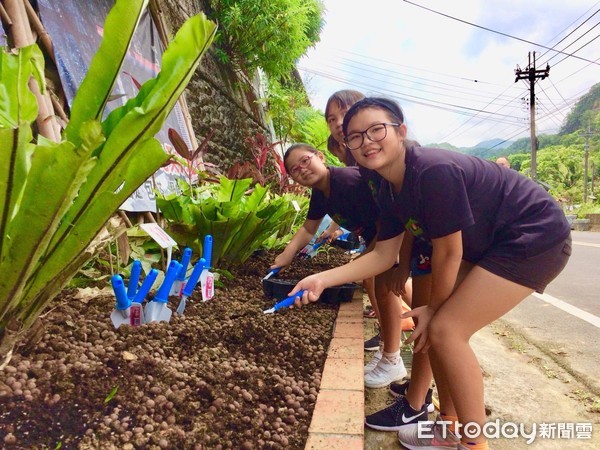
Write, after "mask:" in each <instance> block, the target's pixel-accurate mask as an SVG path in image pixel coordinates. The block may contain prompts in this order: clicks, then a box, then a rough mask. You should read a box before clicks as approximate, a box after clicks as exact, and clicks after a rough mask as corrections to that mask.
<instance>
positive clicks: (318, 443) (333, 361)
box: [304, 289, 365, 450]
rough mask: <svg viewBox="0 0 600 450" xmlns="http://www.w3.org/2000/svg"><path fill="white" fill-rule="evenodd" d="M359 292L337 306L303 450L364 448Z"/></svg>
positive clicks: (362, 363)
mask: <svg viewBox="0 0 600 450" xmlns="http://www.w3.org/2000/svg"><path fill="white" fill-rule="evenodd" d="M362 297H363V293H362V289H357V290H356V291H355V293H354V296H353V298H352V301H351V302H344V303H341V304H340V310H339V312H338V316H337V319H336V322H335V329H334V332H333V339H332V340H331V344H330V346H329V350H328V352H327V360H326V361H325V367H324V368H323V376H322V377H321V386H320V389H319V395H318V396H317V403H316V404H315V409H314V412H313V416H312V421H311V423H310V427H309V429H308V440H307V442H306V446H305V447H304V448H305V450H325V449H327V450H338V449H339V450H354V449H356V450H359V449H360V450H362V449H363V448H364V436H365V429H364V421H365V384H364V372H363V367H364V327H363V316H362V312H363V302H362Z"/></svg>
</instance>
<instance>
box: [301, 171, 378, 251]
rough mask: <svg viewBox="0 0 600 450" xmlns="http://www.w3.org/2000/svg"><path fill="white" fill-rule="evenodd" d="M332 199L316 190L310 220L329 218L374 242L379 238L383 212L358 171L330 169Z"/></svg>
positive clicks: (313, 192) (311, 201) (312, 199)
mask: <svg viewBox="0 0 600 450" xmlns="http://www.w3.org/2000/svg"><path fill="white" fill-rule="evenodd" d="M329 173H330V179H329V182H330V191H329V197H328V198H327V197H325V194H323V192H321V191H320V190H318V189H312V194H311V197H310V204H309V206H308V214H307V216H306V218H307V219H310V220H320V219H322V218H323V217H324V216H325V214H329V215H330V216H331V219H332V220H333V221H334V222H335V223H337V224H338V225H340V226H341V227H344V228H346V229H347V230H350V231H352V232H353V233H355V234H357V235H359V236H362V238H363V239H364V240H365V241H366V242H367V243H369V242H371V241H372V240H373V238H374V237H375V235H376V234H377V221H378V219H379V210H378V208H377V206H376V204H375V201H374V200H373V197H372V196H371V192H370V191H369V188H368V187H367V184H366V183H365V182H364V181H363V179H362V178H361V176H360V172H359V170H358V167H329Z"/></svg>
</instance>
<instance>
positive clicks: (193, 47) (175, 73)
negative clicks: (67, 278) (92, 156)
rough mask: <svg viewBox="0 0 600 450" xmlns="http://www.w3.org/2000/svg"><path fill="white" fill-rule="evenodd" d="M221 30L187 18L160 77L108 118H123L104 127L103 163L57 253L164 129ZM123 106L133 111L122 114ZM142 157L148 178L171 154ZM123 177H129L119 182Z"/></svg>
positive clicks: (68, 224) (83, 190)
mask: <svg viewBox="0 0 600 450" xmlns="http://www.w3.org/2000/svg"><path fill="white" fill-rule="evenodd" d="M215 29H216V27H215V25H214V24H213V23H212V22H209V21H207V20H206V18H205V17H204V15H198V16H194V17H192V18H191V19H189V20H188V21H186V23H185V24H184V25H183V26H182V27H181V29H180V30H179V31H178V33H177V35H176V36H175V39H174V41H173V42H172V43H171V44H170V45H169V47H168V48H167V50H166V51H165V53H164V56H163V65H162V70H161V72H160V73H159V74H158V76H157V78H156V79H155V80H154V81H153V82H152V83H146V84H144V86H143V87H142V89H141V91H140V92H139V94H138V96H137V97H135V98H134V99H131V100H130V101H128V102H127V104H125V105H124V106H123V107H122V108H119V109H118V110H116V111H114V112H113V113H111V115H110V116H109V117H108V118H107V121H110V120H111V116H112V118H113V119H112V120H114V117H120V120H119V121H118V122H116V123H115V124H114V126H113V125H111V126H109V127H106V126H104V130H105V133H106V135H107V141H106V144H105V145H104V147H103V148H102V150H101V152H100V154H99V158H98V164H97V166H96V168H95V169H94V171H93V172H92V173H90V175H89V177H88V179H87V181H86V183H85V184H84V185H83V186H82V188H81V192H80V193H79V196H78V197H77V199H76V200H75V202H74V204H73V207H72V208H71V209H70V210H69V212H68V214H67V216H66V218H65V219H66V220H65V224H64V226H63V227H62V229H60V230H59V231H58V232H57V235H56V238H55V239H54V240H53V243H52V248H51V249H50V251H51V252H52V251H54V250H55V248H56V247H58V246H60V245H62V242H63V241H64V239H66V237H67V235H68V234H69V233H70V229H71V227H77V226H78V222H79V220H80V219H81V217H82V216H83V215H84V214H86V210H87V208H88V206H89V204H90V200H91V199H92V198H94V197H95V196H97V195H101V194H102V193H103V192H105V191H106V190H109V191H110V190H111V189H112V190H114V189H115V188H114V184H115V183H114V177H115V173H117V172H118V167H119V165H120V164H122V163H123V161H124V160H126V159H127V158H128V157H129V156H130V155H131V154H132V153H135V152H137V151H138V149H136V146H137V145H138V144H139V143H140V142H142V141H144V140H146V139H149V138H152V137H153V136H154V135H155V134H156V133H157V132H158V131H159V130H160V128H161V126H162V124H163V122H164V120H165V118H166V117H167V115H168V113H169V112H170V111H171V109H172V108H173V106H174V105H175V103H176V101H177V99H178V98H179V96H180V95H181V94H182V92H183V90H184V88H185V86H186V85H187V83H188V82H189V80H190V78H191V76H192V74H193V73H194V71H195V69H196V67H197V66H198V63H199V62H200V59H201V57H202V55H203V54H204V53H205V52H206V50H207V48H208V46H209V45H210V43H211V42H212V39H213V36H214V32H215ZM121 110H123V111H127V113H126V114H125V115H124V116H121V113H122V111H121ZM138 156H139V157H138V158H136V159H135V161H134V162H135V164H138V165H140V166H142V167H144V166H145V167H146V169H145V170H146V171H147V174H148V176H149V175H150V174H152V173H153V172H154V171H155V170H156V167H157V166H156V163H157V162H158V163H159V165H158V167H160V165H161V164H162V163H163V162H165V161H166V159H167V157H166V156H165V157H163V158H161V159H160V161H157V160H152V159H151V158H149V155H143V154H142V155H138ZM121 181H123V180H119V182H121ZM111 186H112V187H111ZM136 188H137V186H136ZM118 206H119V204H117V205H116V206H115V207H114V208H113V209H112V210H110V211H108V212H107V215H106V217H110V215H111V214H112V213H114V211H115V210H116V208H117V207H118ZM92 232H93V230H88V234H89V233H92Z"/></svg>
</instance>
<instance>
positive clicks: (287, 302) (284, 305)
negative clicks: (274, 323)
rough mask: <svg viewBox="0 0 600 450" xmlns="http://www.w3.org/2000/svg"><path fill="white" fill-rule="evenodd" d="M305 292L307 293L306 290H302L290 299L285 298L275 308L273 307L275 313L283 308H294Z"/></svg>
mask: <svg viewBox="0 0 600 450" xmlns="http://www.w3.org/2000/svg"><path fill="white" fill-rule="evenodd" d="M305 292H306V291H305V290H304V289H302V290H301V291H298V292H296V293H295V294H294V295H290V296H289V297H287V298H284V299H283V300H281V301H280V302H278V303H276V304H275V306H274V307H273V309H274V310H275V311H277V310H278V309H281V308H289V307H290V306H292V305H293V304H294V302H295V301H296V299H297V298H299V297H302V295H303V294H304V293H305Z"/></svg>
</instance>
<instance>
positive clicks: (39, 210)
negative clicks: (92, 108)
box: [0, 125, 101, 320]
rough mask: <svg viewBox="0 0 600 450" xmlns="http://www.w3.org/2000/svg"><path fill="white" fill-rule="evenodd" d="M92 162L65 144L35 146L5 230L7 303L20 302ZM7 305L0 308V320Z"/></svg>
mask: <svg viewBox="0 0 600 450" xmlns="http://www.w3.org/2000/svg"><path fill="white" fill-rule="evenodd" d="M26 128H27V129H29V125H26ZM97 131H98V132H99V131H100V130H99V128H98V130H97ZM99 140H101V139H99ZM94 163H95V161H94V159H92V158H89V157H87V156H86V155H84V154H83V153H82V152H79V153H78V152H75V151H74V146H73V144H72V143H70V142H67V141H65V142H62V143H51V144H49V145H39V146H37V147H36V149H35V153H34V154H33V157H32V162H31V170H30V171H29V176H28V177H27V178H26V180H27V183H26V185H25V189H24V190H23V197H22V199H21V202H20V205H19V208H18V211H17V214H15V215H14V219H13V220H11V221H10V222H9V225H8V227H7V231H6V235H7V236H8V237H9V240H8V242H7V244H8V245H6V248H5V251H4V252H3V253H4V255H3V256H4V257H3V258H2V260H1V261H0V273H2V277H0V297H4V296H6V298H8V299H11V302H10V303H12V302H18V301H20V291H21V290H22V288H23V286H24V284H25V281H26V280H27V278H28V276H29V274H30V273H31V272H32V270H33V269H34V268H35V267H36V266H37V265H38V264H39V263H38V260H39V258H40V256H41V255H42V254H43V252H44V251H45V249H46V246H47V244H48V242H49V240H50V237H51V236H52V234H53V232H54V231H55V230H56V228H57V227H58V222H59V220H60V219H61V218H62V216H63V214H64V212H65V210H66V209H67V208H68V207H69V206H70V204H71V203H72V201H73V199H74V198H75V196H76V195H77V191H78V188H79V186H80V185H81V183H82V182H83V181H84V180H85V177H86V176H87V174H88V173H89V171H90V170H91V168H92V167H93V165H94ZM10 303H9V304H5V305H3V307H2V308H1V309H0V320H1V319H2V316H3V315H4V313H5V312H6V311H7V310H8V309H10V307H11V304H10Z"/></svg>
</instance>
